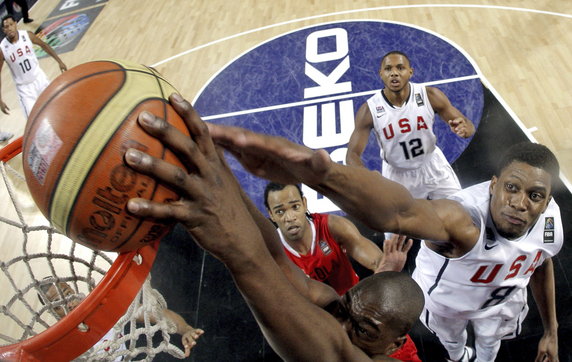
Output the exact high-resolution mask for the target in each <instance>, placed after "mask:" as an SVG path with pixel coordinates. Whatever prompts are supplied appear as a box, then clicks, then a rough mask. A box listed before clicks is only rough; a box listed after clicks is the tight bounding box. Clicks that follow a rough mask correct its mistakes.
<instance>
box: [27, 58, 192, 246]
mask: <svg viewBox="0 0 572 362" xmlns="http://www.w3.org/2000/svg"><path fill="white" fill-rule="evenodd" d="M173 92H176V89H175V88H174V87H173V86H172V85H171V84H170V83H169V82H168V81H167V80H165V79H164V78H163V77H162V76H161V75H160V74H159V73H158V72H157V71H155V70H154V69H153V68H150V67H147V66H144V65H140V64H134V63H131V62H127V61H123V60H98V61H93V62H88V63H84V64H81V65H79V66H76V67H74V68H72V69H70V70H68V71H67V72H65V73H63V74H61V75H60V76H59V77H57V78H56V79H55V80H54V81H53V82H52V83H51V84H50V85H49V86H48V88H46V90H44V92H43V93H42V94H41V95H40V97H39V98H38V100H37V101H36V103H35V105H34V108H33V109H32V112H31V113H30V117H29V118H28V123H27V124H26V129H25V131H24V136H23V146H22V160H23V169H24V175H25V178H26V183H27V185H28V188H29V191H30V193H31V195H32V197H33V199H34V201H35V202H36V204H37V205H38V207H39V209H40V210H41V212H42V213H43V214H44V216H45V217H46V218H47V219H48V220H49V221H50V222H51V223H52V224H53V226H54V227H55V228H56V229H57V230H58V231H60V232H61V233H63V234H65V235H66V236H68V237H69V238H70V239H72V240H74V241H75V242H78V243H80V244H83V245H85V246H87V247H89V248H92V249H97V250H103V251H116V252H125V251H131V250H136V249H139V248H141V247H143V246H145V245H147V244H149V243H151V242H154V241H156V240H160V239H161V238H162V237H163V236H164V235H165V234H166V233H167V232H168V231H169V230H170V228H171V226H172V225H171V224H168V223H165V222H163V221H157V220H149V219H141V218H138V217H135V216H134V215H131V214H129V213H128V212H127V209H126V205H127V201H128V200H129V199H130V198H133V197H142V198H146V199H150V200H153V201H157V202H163V201H167V200H176V199H177V198H178V197H177V195H176V194H175V193H174V192H173V191H172V190H170V189H169V188H167V187H165V186H163V185H161V184H159V183H157V182H156V181H155V180H154V179H152V178H150V177H148V176H144V175H141V174H139V173H136V172H135V171H133V170H132V169H130V168H129V167H128V166H126V165H125V163H124V161H123V157H124V154H125V151H126V150H127V149H128V148H136V149H139V150H141V151H143V152H146V153H148V154H150V155H152V156H155V157H158V158H162V159H164V160H165V161H167V162H169V163H171V164H174V165H178V166H181V167H183V166H182V165H181V163H180V162H179V161H178V159H177V158H176V156H175V155H174V154H173V153H172V152H170V151H169V150H167V149H166V148H165V147H164V146H163V145H162V143H161V142H159V141H158V140H157V139H155V138H153V137H151V136H149V135H148V134H147V133H145V131H144V130H143V129H142V128H141V127H140V126H139V124H138V123H137V116H138V115H139V113H140V112H141V111H143V110H146V111H149V112H150V113H153V114H154V115H156V116H157V117H160V118H162V119H165V120H166V121H167V122H169V123H170V124H171V125H173V126H174V127H176V128H177V129H178V130H180V131H181V132H183V133H185V134H187V135H188V134H189V132H188V130H187V128H186V125H185V123H184V121H183V120H182V118H181V117H180V116H179V115H178V114H177V113H176V112H175V110H174V109H173V108H172V107H171V105H170V104H169V101H168V97H169V95H170V94H172V93H173Z"/></svg>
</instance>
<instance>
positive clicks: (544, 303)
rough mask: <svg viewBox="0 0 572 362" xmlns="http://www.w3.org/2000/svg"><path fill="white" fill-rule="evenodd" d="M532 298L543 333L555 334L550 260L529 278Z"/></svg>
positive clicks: (552, 273)
mask: <svg viewBox="0 0 572 362" xmlns="http://www.w3.org/2000/svg"><path fill="white" fill-rule="evenodd" d="M530 288H531V290H532V296H533V297H534V301H535V302H536V305H537V307H538V311H539V314H540V317H541V319H542V325H543V326H544V331H545V333H553V334H556V333H557V330H558V321H557V318H556V296H555V287H554V267H553V264H552V259H550V258H549V259H546V260H545V261H544V263H543V264H542V265H541V266H540V267H538V268H537V269H536V270H535V271H534V274H533V275H532V276H531V278H530Z"/></svg>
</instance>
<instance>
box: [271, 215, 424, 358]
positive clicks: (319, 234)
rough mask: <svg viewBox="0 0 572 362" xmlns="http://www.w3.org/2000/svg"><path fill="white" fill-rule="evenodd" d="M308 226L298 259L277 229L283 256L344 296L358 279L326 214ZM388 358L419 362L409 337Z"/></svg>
mask: <svg viewBox="0 0 572 362" xmlns="http://www.w3.org/2000/svg"><path fill="white" fill-rule="evenodd" d="M309 222H310V226H311V228H312V245H311V247H310V253H308V254H306V255H300V253H298V252H297V251H296V250H294V249H293V248H292V247H291V246H290V245H289V244H288V243H287V242H286V240H284V236H283V235H282V232H280V229H278V234H280V239H281V240H282V245H283V246H284V250H285V251H286V255H288V257H289V258H290V260H292V261H293V262H294V264H296V265H297V266H298V267H299V268H300V269H302V270H303V271H304V273H306V275H308V276H309V277H310V278H312V279H315V280H318V281H320V282H324V283H327V284H329V285H330V286H331V287H332V288H334V289H335V290H336V292H337V293H338V294H339V295H344V294H345V293H346V291H347V290H348V289H350V288H351V287H353V286H354V285H356V284H357V283H358V282H359V277H358V275H357V274H356V272H355V271H354V269H353V267H352V264H351V262H350V260H349V258H348V256H347V255H346V253H345V252H344V251H343V250H342V248H341V247H340V245H339V244H338V243H337V242H336V240H335V239H334V237H333V236H332V235H331V234H330V229H329V228H328V214H312V220H309ZM390 357H392V358H395V359H398V360H400V361H406V362H421V360H420V359H419V357H418V356H417V348H416V347H415V344H414V343H413V341H412V340H411V338H410V337H409V335H407V340H406V341H405V343H404V344H403V346H401V348H400V349H399V350H397V351H396V352H395V353H393V354H392V355H391V356H390Z"/></svg>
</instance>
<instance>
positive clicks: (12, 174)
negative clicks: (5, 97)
mask: <svg viewBox="0 0 572 362" xmlns="http://www.w3.org/2000/svg"><path fill="white" fill-rule="evenodd" d="M21 147H22V139H21V138H20V139H17V140H16V141H14V142H12V143H10V144H9V145H7V146H6V147H4V148H3V149H0V172H1V174H2V181H3V183H4V187H1V186H0V200H1V205H2V210H1V212H0V240H1V241H0V270H1V272H0V290H1V292H0V326H1V328H0V360H2V361H4V360H9V361H12V360H23V361H45V360H72V359H74V358H77V360H79V361H94V360H99V361H113V360H124V361H129V360H131V359H133V358H135V357H137V359H138V360H141V359H143V360H151V359H152V358H153V357H154V356H155V355H157V354H158V353H161V352H167V353H169V354H171V355H172V356H174V357H177V358H184V352H183V351H182V350H181V349H180V348H178V347H177V346H175V345H174V344H172V343H170V335H169V334H170V333H175V332H176V326H175V325H174V323H173V322H172V321H170V320H169V319H167V318H166V317H165V316H164V314H163V311H164V309H165V308H166V303H165V300H164V299H163V297H162V296H161V294H159V292H157V291H156V290H155V289H153V288H152V287H151V284H150V276H149V271H150V269H151V266H152V265H153V261H154V259H155V255H156V253H157V249H158V243H155V244H153V245H149V246H146V247H144V248H142V249H140V250H137V251H133V252H129V253H121V254H116V253H108V252H101V251H96V250H91V249H89V248H86V247H84V246H82V245H80V244H76V243H75V242H73V241H71V240H70V239H68V238H66V237H65V236H63V235H62V234H60V233H59V232H58V231H57V230H56V229H54V228H53V227H52V225H51V224H50V223H49V222H48V221H47V220H46V219H45V218H44V217H43V215H42V214H41V213H40V211H39V210H38V209H37V207H36V206H35V204H34V201H33V200H32V198H31V196H30V194H29V193H28V191H27V186H26V182H25V179H24V176H23V172H22V160H21ZM62 282H65V283H67V284H68V285H69V286H70V287H71V288H72V289H73V291H74V292H75V293H72V294H71V295H65V294H63V292H62V290H61V288H59V287H56V289H57V293H58V295H59V298H54V300H53V301H49V300H47V299H46V292H45V291H44V289H42V286H45V285H46V284H47V283H49V284H50V285H60V283H62ZM80 295H86V297H85V299H83V300H82V301H81V303H80V304H79V305H78V306H77V307H75V308H73V310H69V309H70V308H69V307H68V305H69V304H70V302H71V301H72V300H73V299H74V298H75V299H78V298H79V297H78V296H80ZM82 298H83V297H82ZM58 308H59V310H60V311H61V310H64V311H65V316H64V317H63V318H60V316H59V315H58V314H57V312H56V310H57V309H58ZM140 337H141V338H140ZM153 337H155V338H153ZM158 337H159V338H158ZM158 340H160V341H158ZM78 356H79V357H78Z"/></svg>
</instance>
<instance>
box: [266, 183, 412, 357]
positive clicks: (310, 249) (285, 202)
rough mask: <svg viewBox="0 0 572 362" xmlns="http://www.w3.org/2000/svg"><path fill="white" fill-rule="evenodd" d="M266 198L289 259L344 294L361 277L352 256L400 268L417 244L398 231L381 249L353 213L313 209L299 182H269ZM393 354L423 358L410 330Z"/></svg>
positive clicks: (369, 264) (375, 266) (378, 267)
mask: <svg viewBox="0 0 572 362" xmlns="http://www.w3.org/2000/svg"><path fill="white" fill-rule="evenodd" d="M264 203H265V206H266V210H267V211H268V214H269V215H270V219H271V220H272V221H273V222H274V223H275V224H276V225H278V234H279V235H280V240H281V241H282V245H283V246H284V251H285V252H286V255H288V257H289V258H290V260H292V261H293V262H294V264H296V265H297V266H298V267H299V268H300V269H302V270H303V271H304V273H305V274H306V275H308V276H309V277H310V278H312V279H315V280H318V281H321V282H325V283H327V284H329V285H331V286H332V287H333V288H334V289H335V290H336V292H337V293H338V294H339V295H344V294H345V293H346V292H347V291H348V290H349V289H350V288H351V287H353V286H354V285H355V284H357V283H358V281H359V278H358V275H357V274H356V272H355V271H354V269H353V268H352V265H351V262H350V260H349V258H348V256H351V257H352V258H353V259H354V260H356V261H357V262H359V263H360V264H361V265H363V266H364V267H366V268H368V269H370V270H371V271H372V272H374V273H378V272H382V271H401V270H402V269H403V266H404V264H405V261H406V259H407V252H408V251H409V249H411V246H412V245H413V240H411V239H409V240H408V241H407V242H405V236H400V235H393V236H392V238H391V239H390V240H385V241H384V243H383V253H382V252H381V250H380V249H379V248H378V247H377V245H375V244H374V243H373V242H372V241H371V240H369V239H367V238H365V237H364V236H362V235H361V233H360V232H359V230H358V229H357V228H356V227H355V225H354V224H353V223H352V222H351V221H349V220H348V219H346V218H344V217H341V216H337V215H334V214H331V215H330V214H319V213H312V214H310V213H309V212H308V208H307V200H306V198H305V197H304V195H303V193H302V190H301V188H300V187H299V186H298V185H282V184H279V183H275V182H270V183H268V185H266V188H265V190H264ZM391 357H393V358H396V359H399V360H400V361H412V362H414V361H419V362H420V359H419V357H418V356H417V348H416V347H415V344H414V343H413V341H412V340H411V338H410V337H409V335H407V340H406V342H405V343H404V345H403V346H402V347H401V348H400V349H399V350H397V352H395V353H393V354H392V355H391Z"/></svg>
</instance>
